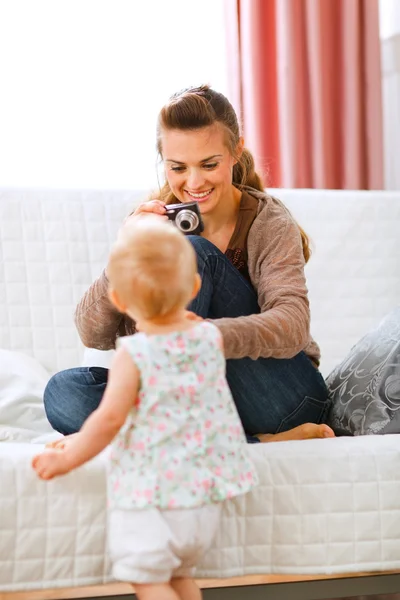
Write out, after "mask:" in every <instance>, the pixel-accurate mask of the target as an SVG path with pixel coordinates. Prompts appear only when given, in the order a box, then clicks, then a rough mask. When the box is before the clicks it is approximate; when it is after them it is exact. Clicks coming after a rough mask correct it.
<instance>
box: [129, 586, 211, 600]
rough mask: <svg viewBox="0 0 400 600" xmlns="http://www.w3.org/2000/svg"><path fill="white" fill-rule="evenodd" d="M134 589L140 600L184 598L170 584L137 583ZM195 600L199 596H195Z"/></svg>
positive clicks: (189, 599)
mask: <svg viewBox="0 0 400 600" xmlns="http://www.w3.org/2000/svg"><path fill="white" fill-rule="evenodd" d="M134 587H135V594H136V596H137V598H138V599H139V600H180V599H181V598H183V596H179V595H178V593H177V592H175V590H174V588H173V587H172V585H171V584H170V583H140V584H139V583H135V585H134ZM185 598H186V596H185ZM193 598H194V600H197V596H193ZM200 598H201V596H200ZM187 600H192V597H191V596H187Z"/></svg>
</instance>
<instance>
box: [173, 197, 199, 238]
mask: <svg viewBox="0 0 400 600" xmlns="http://www.w3.org/2000/svg"><path fill="white" fill-rule="evenodd" d="M165 208H166V210H167V212H166V215H167V217H168V219H169V220H170V221H172V222H173V223H174V225H176V227H177V228H178V229H179V230H180V231H181V232H182V233H184V234H185V235H200V233H201V232H202V231H204V224H203V220H202V218H201V214H200V209H199V205H198V204H197V202H182V203H181V204H168V205H167V206H166V207H165Z"/></svg>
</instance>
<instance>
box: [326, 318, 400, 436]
mask: <svg viewBox="0 0 400 600" xmlns="http://www.w3.org/2000/svg"><path fill="white" fill-rule="evenodd" d="M326 383H327V386H328V389H329V395H330V398H331V401H332V408H331V411H330V415H329V421H328V422H329V425H330V426H331V427H332V429H333V430H334V431H335V433H336V434H337V435H370V434H377V433H379V434H383V433H400V307H398V308H396V309H395V310H394V311H393V312H391V313H390V314H389V315H387V316H386V317H385V318H384V319H383V321H382V322H381V323H380V324H379V325H378V327H377V328H376V329H374V330H372V331H371V332H370V333H368V334H367V335H366V336H365V337H363V338H362V339H361V340H360V341H359V342H358V343H357V344H356V345H355V346H354V347H353V348H352V349H351V351H350V353H349V355H348V356H347V357H346V359H345V360H344V361H343V362H342V364H341V365H339V366H338V367H336V369H334V371H333V372H332V373H331V374H330V375H329V377H328V378H327V380H326Z"/></svg>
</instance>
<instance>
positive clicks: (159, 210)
mask: <svg viewBox="0 0 400 600" xmlns="http://www.w3.org/2000/svg"><path fill="white" fill-rule="evenodd" d="M165 213H166V208H165V204H164V202H161V200H150V201H148V202H143V203H142V204H140V205H139V206H138V207H137V209H136V210H135V212H134V213H133V214H132V215H129V217H127V218H126V219H125V221H124V224H123V225H122V227H124V226H125V225H126V223H129V222H130V221H131V220H132V219H138V218H139V217H140V218H142V217H143V216H146V215H148V214H152V215H156V216H159V217H162V218H163V219H167V218H168V217H167V216H166V214H165Z"/></svg>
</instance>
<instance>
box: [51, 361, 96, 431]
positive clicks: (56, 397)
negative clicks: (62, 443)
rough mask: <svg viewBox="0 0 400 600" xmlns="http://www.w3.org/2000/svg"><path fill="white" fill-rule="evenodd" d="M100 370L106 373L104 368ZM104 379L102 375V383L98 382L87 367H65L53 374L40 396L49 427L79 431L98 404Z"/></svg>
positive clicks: (58, 429)
mask: <svg viewBox="0 0 400 600" xmlns="http://www.w3.org/2000/svg"><path fill="white" fill-rule="evenodd" d="M104 372H105V374H106V373H107V371H106V369H104ZM106 380H107V377H106V375H105V376H104V383H103V384H102V385H101V384H100V385H99V382H98V381H96V380H95V378H94V377H93V374H92V373H91V371H90V369H88V368H87V367H79V368H76V369H67V370H66V371H60V372H59V373H56V374H55V375H53V377H51V379H50V380H49V382H48V384H47V386H46V388H45V391H44V396H43V401H44V408H45V411H46V416H47V419H48V421H49V423H50V425H51V426H52V427H53V429H55V430H56V431H59V432H60V433H63V434H64V435H68V434H70V433H75V432H76V431H79V429H80V428H81V427H82V424H83V422H84V421H85V420H86V418H87V417H88V416H89V414H90V413H91V412H93V411H94V410H95V409H96V408H97V406H98V405H99V403H100V401H101V398H102V395H103V392H104V388H105V386H106Z"/></svg>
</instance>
